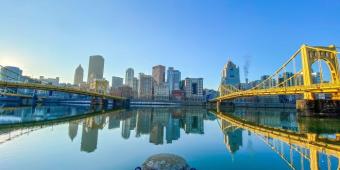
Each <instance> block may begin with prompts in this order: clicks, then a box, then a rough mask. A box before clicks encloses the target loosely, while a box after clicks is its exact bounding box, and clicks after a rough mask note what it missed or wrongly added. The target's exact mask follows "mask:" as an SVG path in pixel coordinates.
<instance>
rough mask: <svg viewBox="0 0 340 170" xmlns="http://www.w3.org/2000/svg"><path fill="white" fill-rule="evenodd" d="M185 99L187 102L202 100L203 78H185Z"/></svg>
mask: <svg viewBox="0 0 340 170" xmlns="http://www.w3.org/2000/svg"><path fill="white" fill-rule="evenodd" d="M184 90H185V97H186V98H187V99H188V100H196V101H202V100H203V78H185V82H184Z"/></svg>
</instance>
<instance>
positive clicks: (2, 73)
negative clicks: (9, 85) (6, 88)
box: [0, 66, 22, 81]
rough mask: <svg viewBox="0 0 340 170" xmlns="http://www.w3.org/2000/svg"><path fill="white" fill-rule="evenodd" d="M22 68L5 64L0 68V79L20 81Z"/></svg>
mask: <svg viewBox="0 0 340 170" xmlns="http://www.w3.org/2000/svg"><path fill="white" fill-rule="evenodd" d="M21 79H22V70H21V69H20V68H19V67H13V66H5V67H1V69H0V80H1V81H22V80H21Z"/></svg>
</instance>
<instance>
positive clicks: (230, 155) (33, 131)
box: [0, 106, 340, 170]
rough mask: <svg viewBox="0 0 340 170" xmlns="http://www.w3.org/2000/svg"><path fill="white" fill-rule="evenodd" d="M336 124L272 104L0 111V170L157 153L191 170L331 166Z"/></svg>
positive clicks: (128, 159)
mask: <svg viewBox="0 0 340 170" xmlns="http://www.w3.org/2000/svg"><path fill="white" fill-rule="evenodd" d="M339 122H340V121H339V120H334V119H330V120H328V119H321V120H315V119H307V118H298V117H297V116H296V113H295V111H294V110H278V109H262V110H260V109H236V110H228V109H227V110H224V111H223V113H216V112H214V111H208V110H207V109H204V108H200V107H182V108H162V107H158V108H131V109H129V110H112V111H102V110H100V109H96V108H91V107H86V106H40V107H35V108H32V107H21V108H19V107H15V108H0V124H2V125H1V126H0V153H1V154H0V169H128V170H129V169H135V168H136V167H139V166H141V165H142V164H143V162H144V161H145V160H146V159H147V158H149V157H150V156H152V155H155V154H159V153H171V154H175V155H178V156H180V157H182V158H184V159H185V160H186V161H187V163H188V165H190V167H192V168H196V169H275V170H276V169H311V168H313V166H315V165H316V166H317V167H319V169H338V166H339V165H338V164H339V163H338V157H339V156H340V153H339V146H340V144H339V139H340V135H338V138H337V135H336V134H337V133H338V132H339V130H340V127H339V126H340V123H339ZM18 123H19V124H21V125H18ZM8 124H13V126H12V127H9V126H8ZM294 136H295V137H296V136H298V137H299V138H294ZM311 136H312V137H313V136H314V137H316V140H314V141H312V142H311V143H310V144H308V142H301V141H304V140H305V139H306V138H305V137H311ZM288 139H289V140H288ZM316 146H317V147H316ZM313 153H314V154H313ZM315 155H316V156H315ZM315 160H317V161H315Z"/></svg>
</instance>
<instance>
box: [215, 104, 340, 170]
mask: <svg viewBox="0 0 340 170" xmlns="http://www.w3.org/2000/svg"><path fill="white" fill-rule="evenodd" d="M248 112H250V111H249V110H248ZM251 112H252V114H247V110H243V111H242V110H238V111H234V112H232V114H227V113H222V112H217V113H216V112H213V113H214V114H215V115H216V116H217V119H218V122H219V125H220V128H221V130H222V132H223V134H224V143H225V144H226V147H227V149H228V150H229V151H230V152H231V153H235V152H237V151H238V150H239V148H240V147H241V146H242V144H243V141H242V139H243V131H248V133H250V134H251V133H253V134H255V135H256V136H258V137H259V138H260V139H261V140H262V141H263V142H264V143H265V144H266V145H267V146H268V147H269V148H271V149H272V150H273V151H274V152H275V153H277V154H278V156H279V157H281V158H282V159H283V161H284V162H285V163H287V165H288V166H289V167H290V168H291V169H312V170H317V169H319V168H320V167H327V168H328V169H340V164H339V159H340V138H339V136H340V135H339V129H337V128H336V127H339V125H338V126H332V124H336V123H335V122H334V119H333V120H330V121H331V122H332V121H333V122H332V124H330V126H329V128H328V127H327V126H325V125H324V127H317V126H314V125H315V123H316V125H317V124H318V122H316V121H317V120H316V119H312V120H311V119H310V118H308V119H307V120H306V119H304V118H303V119H301V120H300V119H297V117H296V116H295V112H294V111H292V112H289V111H283V114H282V113H279V114H278V113H274V114H266V113H263V110H262V111H261V112H262V114H256V111H254V110H252V111H251ZM265 112H266V111H265ZM269 112H270V111H268V113H269ZM322 121H323V123H325V122H326V121H327V120H322ZM308 123H312V124H313V125H312V124H308ZM337 124H339V121H338V122H337ZM320 132H322V133H320ZM297 157H299V158H297ZM296 160H300V161H296ZM321 164H322V166H321ZM324 164H325V165H324Z"/></svg>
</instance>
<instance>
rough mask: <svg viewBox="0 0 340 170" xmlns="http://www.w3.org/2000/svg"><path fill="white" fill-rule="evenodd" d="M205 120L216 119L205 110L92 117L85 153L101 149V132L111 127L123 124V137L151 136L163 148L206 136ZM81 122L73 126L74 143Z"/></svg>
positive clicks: (87, 122) (159, 110) (157, 110)
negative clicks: (183, 136)
mask: <svg viewBox="0 0 340 170" xmlns="http://www.w3.org/2000/svg"><path fill="white" fill-rule="evenodd" d="M204 120H214V118H213V116H212V115H211V114H210V113H208V112H207V110H205V109H202V108H188V109H176V108H140V109H132V110H129V111H121V112H119V113H112V114H110V113H108V114H104V115H99V116H94V117H89V118H86V119H84V120H83V127H82V137H81V149H80V150H81V151H84V152H94V151H95V150H96V149H97V143H98V133H99V131H100V130H102V129H103V128H105V126H106V124H108V129H116V128H119V127H120V125H121V137H122V138H123V139H129V138H131V137H132V136H133V135H132V134H133V133H135V137H137V138H139V137H141V136H143V135H146V136H149V142H150V143H152V144H155V145H162V144H164V143H165V142H166V143H168V144H170V143H172V142H173V141H176V140H178V139H179V138H180V136H181V130H180V129H183V131H184V132H185V133H192V134H203V133H204ZM77 129H78V123H76V122H70V123H69V136H70V139H71V140H73V139H74V138H75V137H76V135H77Z"/></svg>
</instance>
